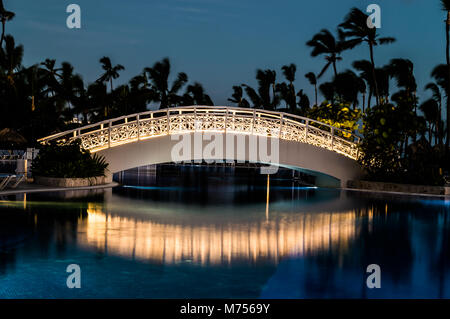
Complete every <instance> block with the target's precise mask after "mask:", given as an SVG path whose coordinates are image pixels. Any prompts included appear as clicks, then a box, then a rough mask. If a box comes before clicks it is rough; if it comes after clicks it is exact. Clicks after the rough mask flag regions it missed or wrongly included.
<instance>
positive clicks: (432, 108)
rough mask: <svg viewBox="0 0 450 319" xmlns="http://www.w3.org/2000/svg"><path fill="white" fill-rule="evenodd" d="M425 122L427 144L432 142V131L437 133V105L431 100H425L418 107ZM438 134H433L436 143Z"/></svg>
mask: <svg viewBox="0 0 450 319" xmlns="http://www.w3.org/2000/svg"><path fill="white" fill-rule="evenodd" d="M419 108H420V110H421V111H422V113H423V115H424V117H425V120H426V121H427V122H428V142H429V143H430V144H431V143H432V141H433V131H437V127H438V125H439V124H438V123H439V122H438V121H439V105H438V103H437V102H436V100H434V99H433V98H431V99H428V100H426V101H425V102H423V103H422V104H421V105H420V106H419ZM437 136H438V134H437V133H436V134H435V137H436V139H435V140H436V141H437Z"/></svg>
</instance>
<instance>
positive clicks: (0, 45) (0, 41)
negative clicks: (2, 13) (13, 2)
mask: <svg viewBox="0 0 450 319" xmlns="http://www.w3.org/2000/svg"><path fill="white" fill-rule="evenodd" d="M5 23H6V20H5V19H3V20H2V37H1V39H0V48H2V45H3V40H4V39H5Z"/></svg>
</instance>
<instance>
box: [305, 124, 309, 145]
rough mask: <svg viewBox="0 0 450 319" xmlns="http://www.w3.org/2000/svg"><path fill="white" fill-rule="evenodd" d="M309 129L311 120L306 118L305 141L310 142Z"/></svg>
mask: <svg viewBox="0 0 450 319" xmlns="http://www.w3.org/2000/svg"><path fill="white" fill-rule="evenodd" d="M308 131H309V120H308V119H307V120H306V128H305V143H308Z"/></svg>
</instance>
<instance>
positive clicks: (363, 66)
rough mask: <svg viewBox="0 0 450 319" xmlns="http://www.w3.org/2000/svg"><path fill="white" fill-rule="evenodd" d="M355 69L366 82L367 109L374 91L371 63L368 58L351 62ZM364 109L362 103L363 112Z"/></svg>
mask: <svg viewBox="0 0 450 319" xmlns="http://www.w3.org/2000/svg"><path fill="white" fill-rule="evenodd" d="M352 66H353V68H354V69H355V70H357V71H359V76H360V78H361V79H363V80H364V81H365V82H366V88H368V89H369V94H368V96H367V109H370V104H371V102H372V96H373V92H374V83H373V76H372V63H370V61H368V60H358V61H355V62H353V63H352ZM364 111H365V108H364V103H363V112H364Z"/></svg>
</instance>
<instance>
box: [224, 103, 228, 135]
mask: <svg viewBox="0 0 450 319" xmlns="http://www.w3.org/2000/svg"><path fill="white" fill-rule="evenodd" d="M227 125H228V108H227V109H226V110H225V127H224V132H225V134H227Z"/></svg>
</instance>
